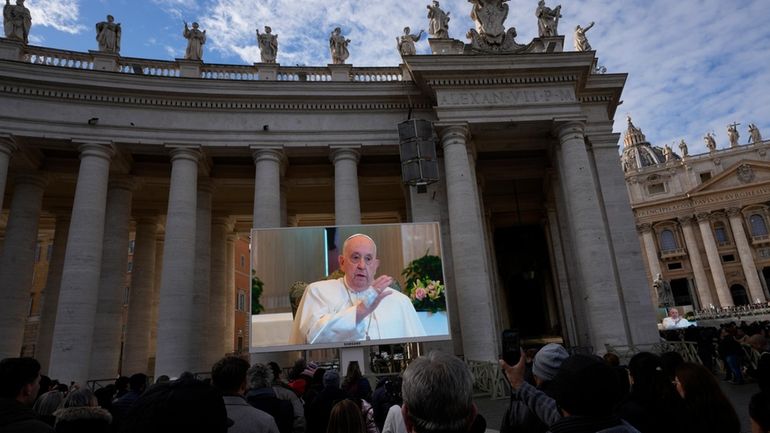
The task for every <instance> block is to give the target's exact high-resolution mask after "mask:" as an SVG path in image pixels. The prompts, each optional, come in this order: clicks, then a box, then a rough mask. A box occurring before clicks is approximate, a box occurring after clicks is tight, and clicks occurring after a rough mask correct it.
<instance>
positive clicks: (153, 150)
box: [0, 17, 657, 381]
mask: <svg viewBox="0 0 770 433" xmlns="http://www.w3.org/2000/svg"><path fill="white" fill-rule="evenodd" d="M503 19H504V17H503ZM511 35H513V33H511ZM511 38H512V36H511ZM563 43H564V41H563V37H561V36H543V37H541V38H536V39H535V40H534V41H533V42H532V43H530V44H528V45H518V44H516V43H515V42H513V40H512V39H511V40H510V41H509V42H508V44H507V45H505V46H506V47H508V48H510V49H511V50H513V51H512V52H484V51H483V50H482V48H484V47H481V46H479V47H469V46H464V45H463V44H462V42H460V41H455V40H451V39H439V40H431V46H432V48H433V54H432V55H407V56H404V57H403V62H404V63H403V65H401V66H399V67H392V68H357V67H353V66H352V65H349V64H338V65H328V66H326V67H315V68H306V67H284V66H281V65H278V64H274V63H273V64H268V63H263V64H256V65H254V66H237V65H232V66H228V65H209V64H205V63H203V62H201V61H190V60H177V61H172V62H161V61H155V60H146V59H134V58H130V59H129V58H122V57H120V56H118V55H115V54H109V53H100V52H90V53H75V52H68V51H60V50H51V49H47V48H41V47H31V46H26V45H24V44H22V43H21V42H15V41H9V40H2V39H0V54H1V56H0V57H2V59H0V80H1V81H2V83H3V84H2V86H0V150H2V151H1V152H0V191H3V192H4V194H0V197H3V203H2V206H3V211H4V215H5V220H4V221H5V224H4V225H3V226H2V231H3V234H4V241H3V246H2V255H0V357H6V356H15V355H18V353H19V350H20V347H21V346H22V338H23V323H24V318H25V314H26V313H27V307H28V298H29V287H30V280H31V278H32V275H33V267H34V263H35V260H34V254H33V249H34V248H33V245H34V243H35V240H36V239H37V237H38V232H39V231H40V228H41V226H40V222H41V221H53V230H54V235H53V236H54V239H55V240H54V246H55V248H54V251H53V253H52V254H53V256H52V261H51V264H50V266H49V270H48V283H47V285H46V289H45V294H44V299H43V310H42V313H41V317H40V326H41V332H40V337H39V338H38V339H39V342H38V347H39V348H38V353H44V354H46V353H50V355H44V356H42V358H43V359H42V360H43V364H44V365H45V366H46V370H47V372H48V374H49V375H51V376H52V377H58V378H71V380H76V381H84V380H86V379H90V378H103V377H110V376H113V375H114V372H115V369H116V365H118V361H119V357H120V355H119V354H120V347H119V341H120V332H121V330H120V326H119V325H118V324H119V323H120V320H119V315H120V312H121V306H122V305H123V304H122V301H123V300H122V298H121V296H122V294H123V285H124V282H123V281H124V280H123V278H124V277H125V272H126V266H125V264H126V260H127V258H126V252H127V250H128V249H127V245H128V241H129V233H130V232H131V231H133V232H135V241H136V243H135V250H134V256H133V272H132V282H131V291H130V299H129V302H128V311H127V319H126V322H127V325H126V329H125V332H124V334H125V336H124V341H125V345H124V346H125V347H124V350H123V359H122V362H123V372H124V373H128V374H130V373H132V372H133V371H143V370H145V369H146V365H147V363H148V362H149V360H150V359H154V366H155V374H156V375H160V374H168V375H170V376H174V375H178V374H179V373H180V372H181V371H184V370H190V371H205V370H207V369H208V368H209V367H210V365H211V363H212V362H213V361H212V360H215V359H217V358H218V357H220V356H222V354H224V353H225V352H229V351H232V350H233V345H234V344H237V339H236V340H235V341H234V339H233V332H234V328H233V327H234V326H235V317H234V316H233V312H234V311H235V310H236V308H235V307H234V306H232V305H231V303H232V302H236V299H237V298H235V297H233V296H227V295H226V293H227V287H229V286H232V285H235V283H229V282H228V279H229V278H235V276H234V275H232V273H229V274H231V275H227V274H228V273H227V272H225V269H228V268H229V269H232V266H229V267H228V265H227V263H228V261H229V263H233V260H235V261H236V262H237V261H238V260H239V258H235V257H232V256H234V255H235V253H234V249H233V248H232V247H231V246H230V247H228V239H230V238H232V237H233V236H237V235H245V234H248V232H249V230H250V229H251V228H252V227H279V226H303V225H333V224H338V225H345V224H360V223H364V224H368V223H383V222H418V221H438V222H440V223H441V228H442V237H443V242H442V243H443V250H444V252H445V255H444V259H445V260H444V267H445V271H446V275H445V278H446V282H447V287H448V304H449V315H450V320H451V334H452V341H451V344H450V346H449V348H450V350H453V351H454V352H455V353H457V354H459V355H462V356H464V357H465V358H466V359H468V360H481V361H495V360H496V359H497V354H498V351H499V338H498V336H499V334H500V331H501V330H502V329H504V328H508V327H518V328H520V329H522V332H523V334H524V335H525V337H538V336H556V337H559V338H561V339H563V340H564V341H565V342H566V344H568V345H571V346H590V347H592V348H594V350H596V351H601V350H603V349H604V345H605V344H608V343H609V344H614V345H624V344H636V345H643V344H649V343H653V342H655V341H656V339H657V331H656V329H655V324H654V320H655V319H654V314H653V307H652V304H651V301H650V298H649V296H648V292H647V281H646V278H645V275H644V272H643V268H642V266H641V263H642V256H641V251H640V248H639V243H638V242H637V238H636V236H635V232H634V218H633V214H632V212H631V209H630V206H629V200H628V195H627V192H626V189H625V187H624V183H623V182H622V179H623V177H622V171H621V169H620V167H618V164H617V155H618V153H617V152H618V147H617V143H618V141H619V139H620V134H619V133H615V132H613V121H612V119H613V117H614V114H615V110H616V107H617V105H618V103H619V100H620V94H621V92H622V89H623V85H624V83H625V80H626V75H625V74H597V73H596V58H595V55H594V54H595V53H594V52H592V51H588V52H564V51H563V50H562V47H563ZM409 118H421V119H426V120H429V121H431V122H432V123H433V127H434V129H435V132H436V135H437V137H438V140H437V141H438V142H437V147H438V150H439V156H438V162H439V167H440V180H439V181H438V182H437V183H434V184H432V185H429V186H428V187H427V191H426V192H418V190H417V189H416V188H413V187H406V186H404V185H403V184H402V180H401V162H400V159H399V136H398V129H397V126H398V124H399V123H400V122H402V121H404V120H407V119H409ZM6 181H7V182H6ZM57 247H58V248H57ZM238 287H240V286H238ZM44 327H45V329H46V330H45V331H43V328H44ZM156 334H157V337H154V335H156ZM223 336H224V337H223Z"/></svg>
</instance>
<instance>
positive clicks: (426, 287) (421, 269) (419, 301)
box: [401, 251, 446, 313]
mask: <svg viewBox="0 0 770 433" xmlns="http://www.w3.org/2000/svg"><path fill="white" fill-rule="evenodd" d="M401 275H403V276H404V278H405V279H406V288H407V294H408V295H409V298H410V299H411V300H412V305H414V308H415V310H417V311H430V312H432V313H435V312H437V311H445V310H446V296H445V295H444V291H445V289H446V287H445V286H444V285H443V284H442V283H441V279H442V278H443V272H442V269H441V257H439V256H432V255H429V254H428V252H427V251H426V252H425V255H424V256H422V257H420V258H417V259H414V260H412V261H411V262H410V263H409V265H408V266H407V267H406V268H405V269H404V270H403V271H402V272H401Z"/></svg>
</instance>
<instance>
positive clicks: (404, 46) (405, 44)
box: [396, 27, 425, 56]
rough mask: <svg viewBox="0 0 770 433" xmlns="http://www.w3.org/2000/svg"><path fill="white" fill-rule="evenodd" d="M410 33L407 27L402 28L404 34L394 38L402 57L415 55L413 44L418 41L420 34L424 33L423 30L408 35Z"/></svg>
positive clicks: (415, 50) (415, 49)
mask: <svg viewBox="0 0 770 433" xmlns="http://www.w3.org/2000/svg"><path fill="white" fill-rule="evenodd" d="M411 31H412V29H410V28H409V27H404V34H403V35H401V36H400V37H397V38H396V44H397V46H398V52H399V53H401V55H402V56H413V55H415V54H417V48H415V46H414V43H415V42H417V41H419V40H420V38H421V37H422V34H423V33H425V30H420V33H418V34H416V35H413V34H410V33H411Z"/></svg>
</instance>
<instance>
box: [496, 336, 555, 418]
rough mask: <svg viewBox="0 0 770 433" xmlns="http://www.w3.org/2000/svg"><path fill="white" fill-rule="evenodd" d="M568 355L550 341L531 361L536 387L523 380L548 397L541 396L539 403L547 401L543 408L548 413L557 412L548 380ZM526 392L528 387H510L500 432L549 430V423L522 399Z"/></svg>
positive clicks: (551, 387) (553, 375)
mask: <svg viewBox="0 0 770 433" xmlns="http://www.w3.org/2000/svg"><path fill="white" fill-rule="evenodd" d="M568 357H569V353H568V352H567V350H566V349H564V347H562V346H561V345H560V344H555V343H551V344H547V345H545V346H544V347H543V348H542V349H540V350H539V351H538V352H537V353H536V354H535V358H534V360H533V362H532V373H533V374H534V376H535V384H536V386H537V388H534V387H532V385H530V384H529V383H526V382H523V383H526V386H528V387H529V388H531V389H532V390H539V391H541V392H542V394H543V396H544V397H545V398H546V399H548V400H546V399H543V400H542V402H543V403H547V406H545V408H547V409H548V410H549V411H550V412H556V405H555V403H553V399H552V397H553V386H552V383H551V380H552V379H553V378H554V377H555V376H556V373H558V371H559V368H560V367H561V364H562V362H564V360H565V359H567V358H568ZM523 358H524V357H523V356H522V359H523ZM520 389H521V388H520ZM526 392H527V390H522V391H519V390H517V389H512V390H511V404H510V406H509V407H508V409H507V411H506V413H505V415H504V416H503V422H502V426H501V427H500V432H501V433H510V432H514V431H526V432H536V433H538V432H543V433H545V432H546V431H548V424H546V423H545V422H543V421H542V420H541V419H540V416H539V413H535V412H533V411H532V410H531V409H530V408H529V407H528V406H527V403H526V400H525V399H524V398H523V397H524V396H525V395H526ZM549 400H550V401H549ZM544 410H545V409H544Z"/></svg>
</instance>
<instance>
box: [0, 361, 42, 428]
mask: <svg viewBox="0 0 770 433" xmlns="http://www.w3.org/2000/svg"><path fill="white" fill-rule="evenodd" d="M39 389H40V363H39V362H37V360H35V359H33V358H5V359H3V360H2V361H0V431H2V432H3V433H16V432H25V433H49V432H53V428H52V427H51V426H50V425H48V424H46V423H45V422H44V421H42V420H41V419H40V418H39V417H38V415H37V414H36V413H35V411H33V410H32V404H33V403H34V402H35V398H36V397H37V394H38V390H39Z"/></svg>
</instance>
